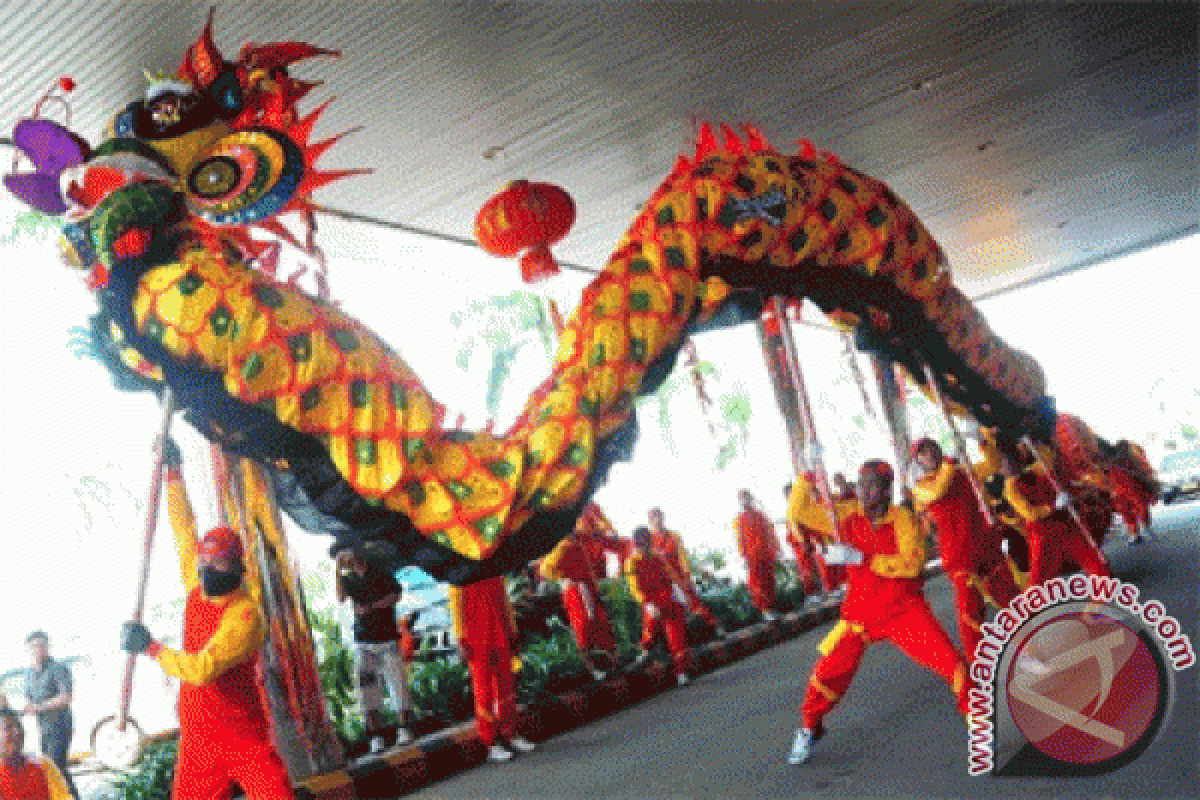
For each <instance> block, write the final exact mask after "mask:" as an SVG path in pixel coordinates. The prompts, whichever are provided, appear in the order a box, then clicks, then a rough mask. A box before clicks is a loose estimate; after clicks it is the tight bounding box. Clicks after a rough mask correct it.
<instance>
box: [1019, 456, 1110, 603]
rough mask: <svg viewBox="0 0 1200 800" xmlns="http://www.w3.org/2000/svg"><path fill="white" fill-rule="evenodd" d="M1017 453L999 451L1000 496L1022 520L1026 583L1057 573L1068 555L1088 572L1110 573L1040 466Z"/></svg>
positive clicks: (1101, 554)
mask: <svg viewBox="0 0 1200 800" xmlns="http://www.w3.org/2000/svg"><path fill="white" fill-rule="evenodd" d="M1019 459H1021V456H1020V455H1019V454H1018V453H1012V452H1006V453H1002V455H1001V464H1002V465H1003V470H1004V474H1005V478H1006V480H1005V482H1004V499H1005V500H1007V501H1008V504H1009V505H1010V506H1012V508H1013V510H1014V511H1015V512H1016V513H1017V514H1018V515H1019V516H1020V517H1021V519H1022V520H1023V521H1024V523H1025V536H1026V538H1027V539H1028V541H1029V583H1030V585H1032V586H1036V585H1038V584H1042V583H1045V582H1046V581H1047V580H1049V579H1050V578H1053V577H1056V576H1058V575H1059V574H1060V573H1061V572H1062V569H1063V562H1064V560H1065V559H1070V560H1071V561H1072V562H1074V563H1076V564H1078V565H1079V566H1080V567H1082V568H1083V570H1084V572H1086V573H1088V574H1089V575H1104V576H1111V575H1112V573H1111V571H1110V570H1109V568H1108V561H1107V560H1106V559H1105V558H1104V554H1103V553H1101V552H1100V550H1099V548H1097V547H1095V546H1094V545H1093V543H1092V542H1090V541H1089V540H1088V539H1087V538H1085V534H1084V533H1083V531H1082V530H1081V529H1080V527H1079V525H1078V524H1076V522H1075V520H1074V519H1072V518H1071V515H1070V514H1069V513H1068V512H1067V511H1066V509H1061V508H1058V507H1057V505H1058V504H1057V497H1056V496H1055V493H1054V484H1052V483H1051V482H1050V480H1049V478H1047V477H1046V475H1045V474H1044V473H1043V472H1042V470H1041V468H1040V467H1037V466H1032V465H1031V466H1029V468H1027V469H1025V470H1023V471H1022V470H1021V468H1020V467H1021V465H1024V464H1029V463H1030V461H1029V459H1028V458H1026V459H1024V460H1019Z"/></svg>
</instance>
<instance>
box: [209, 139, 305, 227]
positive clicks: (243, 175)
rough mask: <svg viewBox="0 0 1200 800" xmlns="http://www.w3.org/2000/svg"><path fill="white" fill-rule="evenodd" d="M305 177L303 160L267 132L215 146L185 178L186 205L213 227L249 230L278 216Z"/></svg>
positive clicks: (297, 151) (287, 143)
mask: <svg viewBox="0 0 1200 800" xmlns="http://www.w3.org/2000/svg"><path fill="white" fill-rule="evenodd" d="M303 177H304V154H303V153H302V152H301V151H300V148H298V147H297V146H296V145H295V144H294V143H293V142H291V141H290V140H289V139H288V138H287V137H285V136H283V135H281V134H277V133H274V132H271V131H266V130H261V129H251V130H246V131H239V132H237V133H232V134H230V135H228V136H225V137H222V138H221V139H220V140H218V141H217V142H216V143H215V144H214V145H213V146H212V148H211V149H210V150H209V151H208V157H207V158H205V159H204V160H202V161H200V162H199V163H198V164H197V165H196V166H195V168H193V169H192V171H191V172H190V173H189V174H188V179H187V186H188V190H189V191H188V205H189V206H190V208H191V210H192V213H193V214H196V215H197V216H200V217H203V218H204V219H206V220H207V221H208V222H210V223H212V224H213V225H247V224H252V223H256V222H261V221H262V220H264V219H267V218H268V217H270V216H273V215H274V214H278V213H279V212H280V211H282V210H283V209H284V208H285V207H286V206H287V203H288V201H289V200H290V199H291V197H292V195H293V194H294V193H295V191H296V188H297V187H298V186H299V185H300V182H301V180H302V179H303Z"/></svg>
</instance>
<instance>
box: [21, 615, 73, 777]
mask: <svg viewBox="0 0 1200 800" xmlns="http://www.w3.org/2000/svg"><path fill="white" fill-rule="evenodd" d="M25 645H26V646H27V647H28V648H29V657H30V662H31V666H30V667H29V669H28V670H26V672H25V701H26V705H25V713H26V714H29V715H32V716H35V717H37V724H38V739H39V742H38V744H39V748H40V750H41V751H42V755H44V756H45V757H46V758H48V759H50V760H51V761H53V762H54V765H55V766H56V767H58V770H59V772H60V773H62V776H63V779H64V780H65V781H66V784H67V789H68V790H69V791H70V792H71V795H72V796H73V797H78V796H79V793H78V792H77V791H76V790H75V784H74V783H73V782H72V781H71V773H70V772H69V771H68V770H67V756H68V753H69V750H70V747H71V736H72V734H73V733H74V728H75V721H74V718H73V717H72V715H71V688H72V687H71V670H70V669H69V668H68V667H67V665H66V664H64V663H62V662H61V661H56V660H54V659H53V658H51V657H50V637H49V636H47V635H46V632H45V631H34V632H33V633H31V634H29V635H28V636H27V637H25Z"/></svg>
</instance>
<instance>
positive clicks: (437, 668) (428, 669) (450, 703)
mask: <svg viewBox="0 0 1200 800" xmlns="http://www.w3.org/2000/svg"><path fill="white" fill-rule="evenodd" d="M408 691H409V697H410V698H411V699H412V702H413V705H414V706H415V707H416V708H418V709H420V710H421V711H422V712H424V713H426V714H430V715H432V716H433V717H435V718H436V719H439V720H441V721H443V722H444V723H446V724H450V723H452V722H457V721H459V720H462V719H465V718H466V717H468V716H470V714H471V699H470V691H471V676H470V674H469V673H468V672H467V665H466V664H463V663H462V662H460V661H457V660H451V659H448V658H439V659H432V660H430V661H423V662H420V663H417V664H410V665H409V668H408Z"/></svg>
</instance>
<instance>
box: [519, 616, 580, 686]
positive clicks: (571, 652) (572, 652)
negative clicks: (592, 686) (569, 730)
mask: <svg viewBox="0 0 1200 800" xmlns="http://www.w3.org/2000/svg"><path fill="white" fill-rule="evenodd" d="M521 664H522V666H521V672H520V674H519V675H518V676H517V697H518V699H520V700H521V701H522V702H530V701H531V700H532V699H534V698H536V697H538V696H540V695H542V694H543V693H545V692H549V693H550V694H559V693H560V692H564V691H568V690H570V689H572V688H574V687H576V686H578V685H579V684H580V683H582V682H584V681H587V680H590V679H591V675H590V674H589V673H588V671H587V667H585V666H584V664H583V659H582V658H580V657H579V651H578V650H577V649H576V647H575V641H574V639H573V638H572V637H571V633H570V631H568V630H567V629H565V628H558V629H557V630H556V631H554V633H553V634H552V635H551V636H550V637H549V638H541V637H538V638H535V639H533V640H532V641H531V642H530V643H529V644H528V645H527V646H526V647H525V649H524V650H523V651H521Z"/></svg>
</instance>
